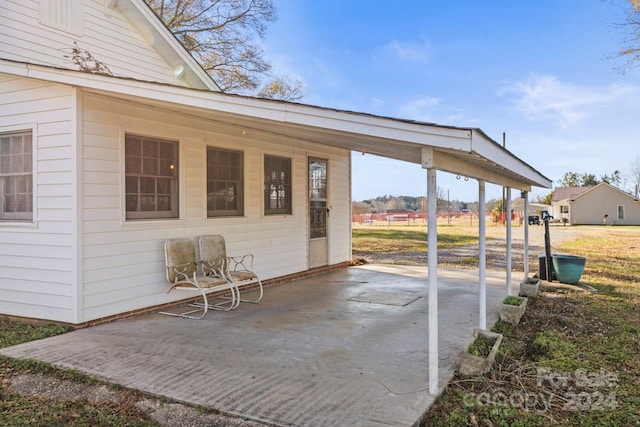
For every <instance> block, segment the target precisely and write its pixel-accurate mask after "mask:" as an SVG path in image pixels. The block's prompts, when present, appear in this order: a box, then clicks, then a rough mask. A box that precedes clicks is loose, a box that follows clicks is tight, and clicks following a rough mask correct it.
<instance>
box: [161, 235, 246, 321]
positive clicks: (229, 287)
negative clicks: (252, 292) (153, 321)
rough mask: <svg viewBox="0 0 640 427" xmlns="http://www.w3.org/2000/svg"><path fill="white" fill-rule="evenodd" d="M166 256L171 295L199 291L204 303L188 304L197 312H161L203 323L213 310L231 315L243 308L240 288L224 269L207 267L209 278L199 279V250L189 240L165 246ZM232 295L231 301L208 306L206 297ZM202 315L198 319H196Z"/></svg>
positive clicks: (209, 265) (179, 240) (178, 240)
mask: <svg viewBox="0 0 640 427" xmlns="http://www.w3.org/2000/svg"><path fill="white" fill-rule="evenodd" d="M164 255H165V264H166V274H167V280H168V281H169V283H170V284H171V287H170V288H169V290H168V291H167V293H168V292H171V291H172V290H174V289H180V290H189V291H196V292H199V293H200V294H201V295H202V302H196V303H191V304H188V306H189V307H196V308H197V309H196V310H191V311H187V312H185V313H170V312H160V313H161V314H166V315H169V316H177V317H184V318H188V319H202V318H203V317H204V316H206V314H207V311H208V310H209V308H211V309H212V310H224V311H229V310H233V309H234V308H236V307H238V305H239V304H240V300H239V293H238V288H237V286H236V285H235V284H234V283H233V282H232V281H231V280H230V279H229V278H228V277H227V275H226V274H224V272H223V271H222V269H223V268H224V265H216V264H208V265H207V272H208V274H207V275H206V276H202V275H198V264H197V262H196V248H195V245H194V243H193V241H191V240H190V239H174V240H167V241H165V242H164ZM222 291H230V292H231V297H228V299H230V301H225V302H221V303H218V304H213V305H211V304H209V301H208V299H207V295H208V294H211V293H213V292H222ZM199 311H202V313H201V314H200V315H199V316H196V315H193V313H197V312H199Z"/></svg>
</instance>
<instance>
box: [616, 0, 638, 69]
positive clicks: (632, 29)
mask: <svg viewBox="0 0 640 427" xmlns="http://www.w3.org/2000/svg"><path fill="white" fill-rule="evenodd" d="M624 3H625V4H627V6H628V8H627V9H626V12H627V14H626V18H625V21H624V22H623V23H621V24H619V26H620V27H622V28H623V29H624V31H625V32H626V33H627V35H626V37H625V39H624V47H623V48H622V49H621V50H620V51H619V52H618V56H620V57H623V58H626V60H627V63H626V65H627V66H632V65H635V64H637V63H638V62H639V61H640V0H625V2H624Z"/></svg>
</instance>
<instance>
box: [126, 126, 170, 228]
mask: <svg viewBox="0 0 640 427" xmlns="http://www.w3.org/2000/svg"><path fill="white" fill-rule="evenodd" d="M124 146H125V148H124V151H125V160H124V163H125V187H126V190H125V191H126V195H125V199H126V218H127V219H128V220H129V219H159V218H178V141H168V140H163V139H158V138H150V137H145V136H139V135H129V134H127V135H125V142H124Z"/></svg>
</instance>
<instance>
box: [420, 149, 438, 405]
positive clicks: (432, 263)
mask: <svg viewBox="0 0 640 427" xmlns="http://www.w3.org/2000/svg"><path fill="white" fill-rule="evenodd" d="M433 157H434V156H433V148H423V149H422V167H423V168H424V169H426V170H427V233H428V234H427V245H428V246H427V271H428V286H429V291H428V298H429V300H428V306H427V307H428V313H429V314H428V317H429V327H428V330H429V394H432V395H436V394H438V223H437V221H438V217H437V205H438V187H437V181H436V169H435V165H434V161H433Z"/></svg>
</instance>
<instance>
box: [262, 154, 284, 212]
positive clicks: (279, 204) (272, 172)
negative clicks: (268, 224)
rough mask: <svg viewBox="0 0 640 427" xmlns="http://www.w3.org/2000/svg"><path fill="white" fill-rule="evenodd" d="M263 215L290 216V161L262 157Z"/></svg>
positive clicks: (273, 157) (280, 158) (282, 158)
mask: <svg viewBox="0 0 640 427" xmlns="http://www.w3.org/2000/svg"><path fill="white" fill-rule="evenodd" d="M264 214H265V215H275V214H291V159H289V158H285V157H275V156H264Z"/></svg>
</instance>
